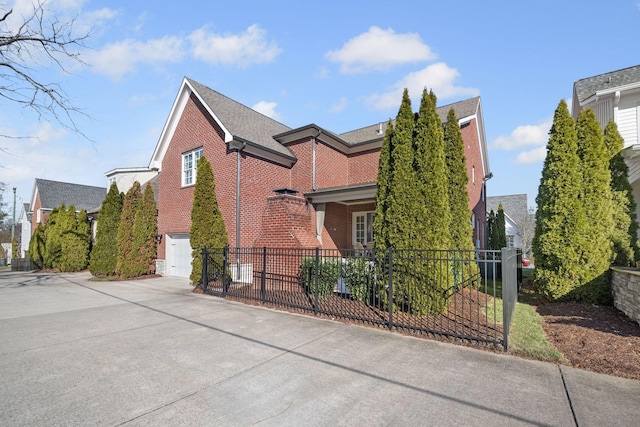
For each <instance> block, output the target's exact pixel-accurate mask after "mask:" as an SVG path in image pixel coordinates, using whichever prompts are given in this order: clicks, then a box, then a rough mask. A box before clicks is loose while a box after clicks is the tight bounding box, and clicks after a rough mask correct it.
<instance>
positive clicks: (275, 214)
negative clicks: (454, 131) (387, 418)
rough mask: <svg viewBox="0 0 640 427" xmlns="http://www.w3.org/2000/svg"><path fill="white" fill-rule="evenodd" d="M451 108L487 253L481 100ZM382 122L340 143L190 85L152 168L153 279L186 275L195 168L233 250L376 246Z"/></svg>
mask: <svg viewBox="0 0 640 427" xmlns="http://www.w3.org/2000/svg"><path fill="white" fill-rule="evenodd" d="M450 108H454V109H455V111H456V115H457V117H458V120H459V122H460V127H461V131H462V136H463V139H464V142H465V153H466V157H467V170H468V173H469V184H468V191H469V198H470V202H469V203H470V206H469V207H470V208H471V210H472V211H473V218H472V221H473V224H474V239H475V241H476V243H477V246H479V247H483V246H484V240H485V238H484V233H485V212H486V208H485V194H486V180H487V179H488V178H490V177H491V174H490V171H489V162H488V157H487V149H486V141H485V134H484V124H483V117H482V109H481V103H480V98H479V97H476V98H472V99H468V100H465V101H461V102H457V103H454V104H451V105H447V106H443V107H440V108H439V109H438V112H439V114H440V117H441V118H442V119H443V121H444V120H446V115H447V112H448V111H449V109H450ZM386 126H387V124H386V123H378V124H375V125H372V126H369V127H365V128H361V129H357V130H354V131H350V132H346V133H342V134H335V133H333V132H331V131H329V130H327V129H324V128H322V127H320V126H318V125H316V124H309V125H306V126H302V127H299V128H296V129H292V128H289V127H287V126H285V125H283V124H281V123H279V122H277V121H275V120H273V119H271V118H269V117H267V116H264V115H262V114H260V113H258V112H256V111H254V110H252V109H251V108H248V107H246V106H244V105H242V104H240V103H238V102H236V101H234V100H232V99H230V98H228V97H226V96H224V95H222V94H220V93H218V92H216V91H214V90H212V89H210V88H208V87H206V86H204V85H202V84H200V83H198V82H196V81H194V80H191V79H189V78H185V79H184V80H183V81H182V84H181V86H180V90H179V92H178V95H177V97H176V100H175V101H174V104H173V106H172V108H171V112H170V114H169V117H168V119H167V121H166V123H165V126H164V128H163V130H162V133H161V135H160V139H159V141H158V143H157V145H156V148H155V150H154V153H153V155H152V158H151V162H150V164H149V168H148V170H149V171H157V173H158V176H157V177H156V178H157V186H158V190H157V199H158V232H159V233H160V235H161V236H162V238H161V243H160V245H159V248H158V263H157V271H158V273H159V274H163V275H170V276H185V277H186V276H188V275H189V273H190V270H191V266H190V263H191V247H190V245H189V228H190V222H191V220H190V211H191V205H192V201H193V191H194V182H195V174H196V164H197V160H198V159H199V158H200V157H201V156H206V157H207V159H208V160H209V161H210V163H211V165H212V168H213V173H214V178H215V183H216V194H217V197H218V205H219V206H220V210H221V212H222V215H223V217H224V220H225V224H226V227H227V233H228V236H229V245H230V246H231V247H234V246H240V247H262V246H267V247H280V248H285V247H286V248H290V247H293V248H314V247H321V248H332V249H342V248H351V247H353V245H354V244H355V242H358V243H360V244H362V245H363V246H367V245H371V243H372V233H371V229H372V227H371V224H372V221H373V211H374V200H375V192H376V177H377V172H378V159H379V155H380V148H381V146H382V140H383V137H384V133H385V130H386Z"/></svg>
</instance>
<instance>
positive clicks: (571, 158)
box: [533, 100, 587, 299]
mask: <svg viewBox="0 0 640 427" xmlns="http://www.w3.org/2000/svg"><path fill="white" fill-rule="evenodd" d="M579 168H580V158H579V157H578V138H577V135H576V128H575V124H574V122H573V119H572V118H571V115H570V114H569V109H568V108H567V104H566V102H565V101H564V100H561V101H560V104H559V105H558V108H557V109H556V111H555V114H554V117H553V125H552V126H551V130H550V132H549V142H548V143H547V157H546V159H545V161H544V166H543V168H542V177H541V179H540V186H539V187H538V196H537V197H536V204H537V205H538V210H537V211H536V232H535V236H534V239H533V254H534V257H535V260H536V270H535V278H534V283H535V286H536V287H537V288H538V289H539V290H540V291H541V292H543V293H544V294H545V295H547V296H548V297H550V298H552V299H557V298H560V297H562V296H564V295H566V294H567V293H568V292H569V291H571V290H572V289H575V288H576V287H578V286H579V285H580V284H581V280H582V274H583V273H582V269H583V268H584V267H583V265H582V261H583V260H582V248H583V247H584V243H583V240H584V236H585V230H586V227H587V217H586V214H585V212H584V209H583V205H582V203H581V201H580V183H581V180H582V174H581V172H580V169H579Z"/></svg>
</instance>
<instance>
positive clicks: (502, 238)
mask: <svg viewBox="0 0 640 427" xmlns="http://www.w3.org/2000/svg"><path fill="white" fill-rule="evenodd" d="M495 225H496V230H497V232H496V236H497V239H496V246H498V247H497V248H496V249H502V248H506V247H507V226H506V220H505V217H504V208H503V207H502V203H500V204H499V205H498V213H497V214H496V223H495Z"/></svg>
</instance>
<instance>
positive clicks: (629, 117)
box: [571, 65, 640, 218]
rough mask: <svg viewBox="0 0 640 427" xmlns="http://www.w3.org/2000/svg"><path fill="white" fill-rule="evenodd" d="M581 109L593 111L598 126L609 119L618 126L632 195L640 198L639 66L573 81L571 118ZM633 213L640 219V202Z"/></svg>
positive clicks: (603, 125)
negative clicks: (636, 210)
mask: <svg viewBox="0 0 640 427" xmlns="http://www.w3.org/2000/svg"><path fill="white" fill-rule="evenodd" d="M585 108H592V109H593V110H594V112H595V113H596V117H597V118H598V122H599V123H600V126H601V127H602V129H604V128H605V126H606V125H607V123H609V121H610V120H613V121H614V122H615V123H616V124H617V125H618V131H619V132H620V135H621V136H622V138H624V150H623V152H622V154H623V156H624V158H625V161H626V163H627V165H628V167H629V183H630V184H631V187H632V188H633V197H634V198H635V200H636V202H638V201H640V65H636V66H633V67H629V68H624V69H622V70H618V71H611V72H608V73H604V74H599V75H597V76H593V77H587V78H585V79H581V80H578V81H576V82H575V83H574V84H573V103H572V109H571V113H572V115H573V117H574V119H576V118H577V117H578V114H579V113H580V111H581V110H583V109H585ZM637 214H638V218H640V205H638V212H637Z"/></svg>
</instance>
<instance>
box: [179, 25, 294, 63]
mask: <svg viewBox="0 0 640 427" xmlns="http://www.w3.org/2000/svg"><path fill="white" fill-rule="evenodd" d="M189 40H190V41H191V44H192V52H193V56H194V57H195V58H196V59H199V60H201V61H204V62H207V63H209V64H214V65H216V64H226V65H237V66H241V67H242V66H247V65H249V64H258V63H264V62H271V61H273V60H274V59H275V57H276V56H278V55H279V54H280V52H281V51H282V49H280V48H279V47H278V45H277V44H276V43H275V42H270V41H268V40H267V37H266V31H265V30H263V29H262V28H260V26H259V25H255V24H254V25H252V26H250V27H249V28H247V30H246V31H245V32H244V33H242V34H226V35H219V34H214V33H211V32H209V31H208V29H207V27H203V28H200V29H198V30H196V31H194V32H193V33H191V35H190V36H189Z"/></svg>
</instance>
